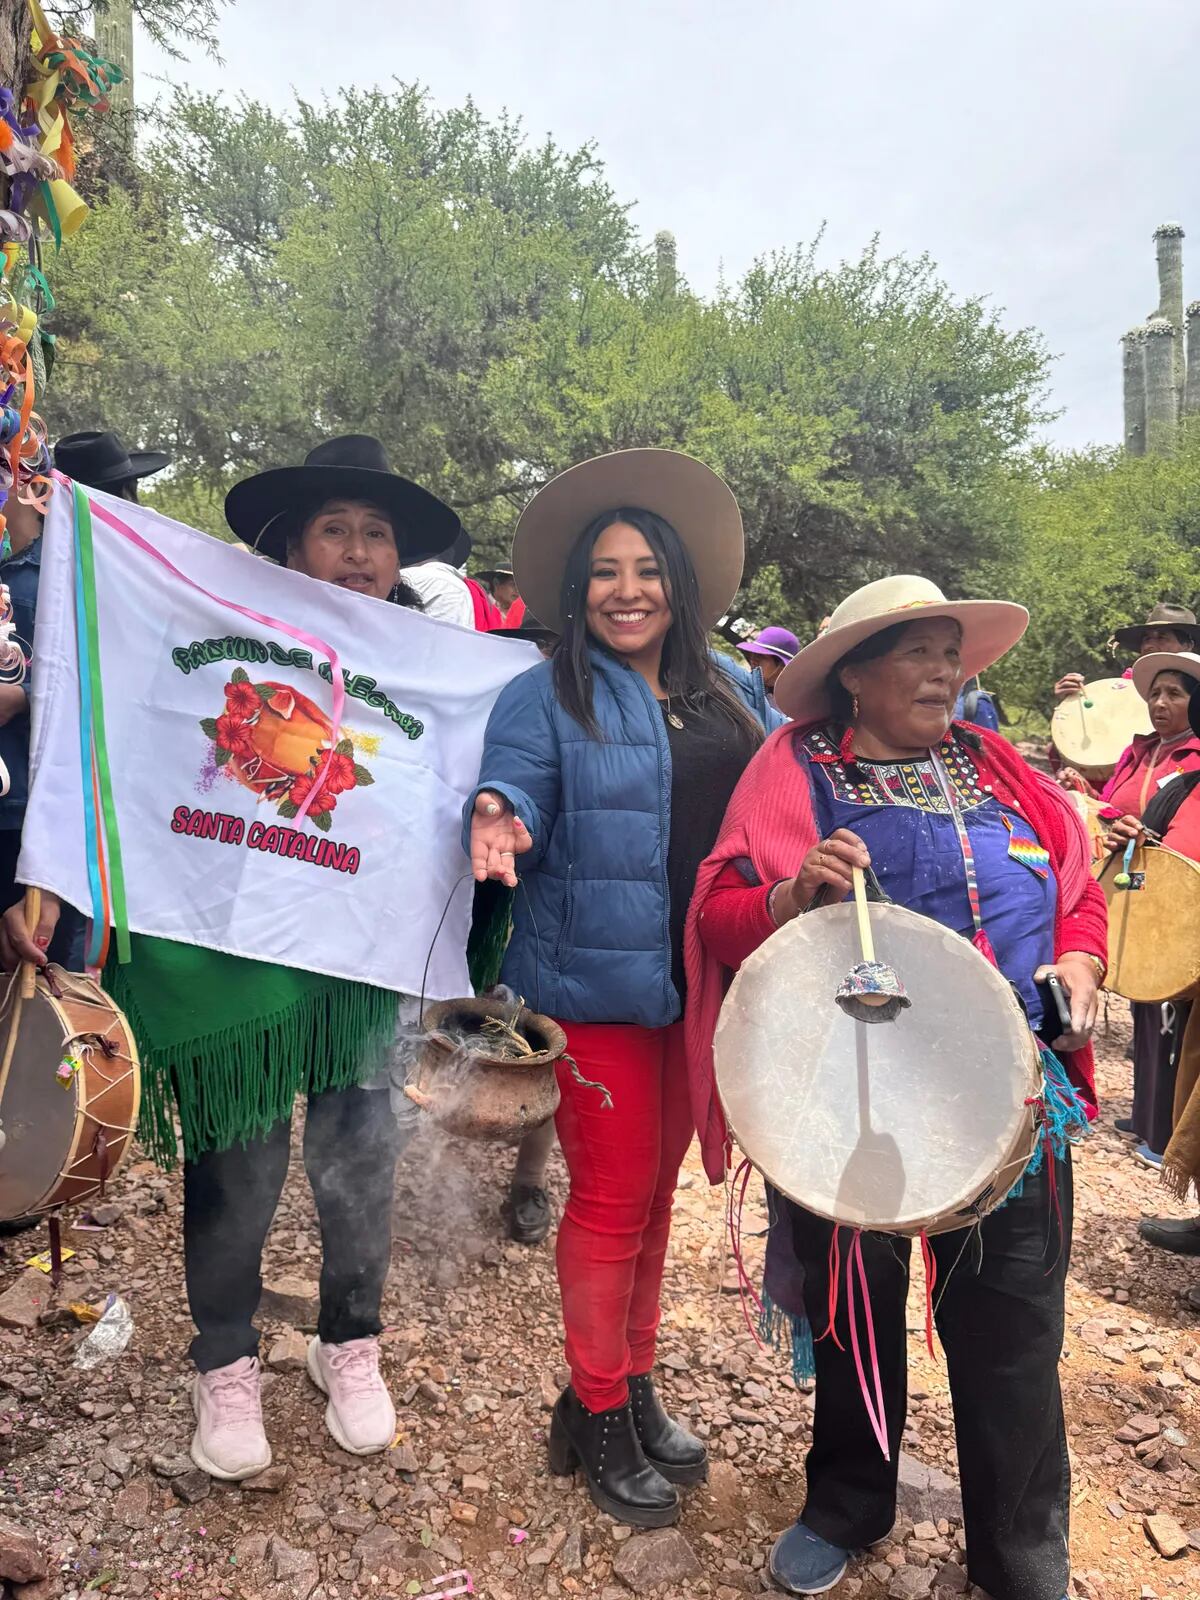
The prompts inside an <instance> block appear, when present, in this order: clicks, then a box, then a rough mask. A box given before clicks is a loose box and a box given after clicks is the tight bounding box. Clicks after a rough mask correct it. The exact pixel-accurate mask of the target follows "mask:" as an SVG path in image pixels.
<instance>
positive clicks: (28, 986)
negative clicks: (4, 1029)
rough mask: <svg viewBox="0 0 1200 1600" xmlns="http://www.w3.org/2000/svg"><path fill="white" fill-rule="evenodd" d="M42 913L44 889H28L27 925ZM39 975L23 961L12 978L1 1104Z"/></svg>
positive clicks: (1, 1067) (34, 924)
mask: <svg viewBox="0 0 1200 1600" xmlns="http://www.w3.org/2000/svg"><path fill="white" fill-rule="evenodd" d="M41 914H42V891H41V890H40V889H26V891H25V926H26V927H27V928H30V929H34V928H36V927H37V923H38V918H39V917H40V916H41ZM37 975H38V969H37V968H36V967H35V966H34V964H33V962H32V961H23V962H22V963H21V965H20V967H19V968H18V969H17V972H16V973H15V975H14V977H13V979H12V982H13V983H14V984H15V985H16V990H17V992H16V994H15V995H14V996H13V1002H12V1008H11V1010H10V1011H9V1013H8V1038H7V1039H6V1040H5V1041H4V1059H3V1061H0V1105H2V1104H3V1102H4V1091H5V1089H6V1088H7V1087H8V1075H9V1072H10V1071H11V1070H12V1059H13V1053H14V1051H15V1050H16V1048H17V1035H18V1034H19V1033H20V1031H21V1006H22V1005H23V1003H24V1002H25V1001H26V1000H32V999H33V997H34V994H35V993H36V992H37ZM10 993H11V988H10Z"/></svg>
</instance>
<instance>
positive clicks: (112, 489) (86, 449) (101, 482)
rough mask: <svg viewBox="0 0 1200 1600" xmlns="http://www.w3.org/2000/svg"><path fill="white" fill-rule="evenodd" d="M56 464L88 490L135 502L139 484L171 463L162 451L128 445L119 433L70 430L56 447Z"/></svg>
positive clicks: (60, 469)
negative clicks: (134, 447)
mask: <svg viewBox="0 0 1200 1600" xmlns="http://www.w3.org/2000/svg"><path fill="white" fill-rule="evenodd" d="M54 465H55V466H56V467H57V468H58V470H59V471H60V472H61V473H63V474H64V476H65V477H68V478H74V480H75V481H76V483H83V484H86V485H87V487H88V488H89V489H102V490H103V491H104V492H105V494H115V495H117V496H118V497H119V498H120V499H122V500H133V501H136V500H137V497H138V483H139V482H140V480H141V479H142V478H152V477H153V476H154V474H155V473H156V472H162V471H163V469H164V468H166V467H169V466H170V465H171V458H170V456H168V455H164V454H163V452H162V451H161V450H133V451H129V450H127V449H126V448H125V446H124V444H123V443H122V441H121V438H120V435H119V434H116V433H97V432H88V433H68V434H65V435H64V436H63V438H61V439H60V440H59V441H58V443H57V444H56V445H55V447H54Z"/></svg>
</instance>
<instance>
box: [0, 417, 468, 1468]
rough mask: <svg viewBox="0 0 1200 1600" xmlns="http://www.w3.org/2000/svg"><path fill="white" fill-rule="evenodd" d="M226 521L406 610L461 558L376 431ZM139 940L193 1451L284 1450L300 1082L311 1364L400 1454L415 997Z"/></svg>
mask: <svg viewBox="0 0 1200 1600" xmlns="http://www.w3.org/2000/svg"><path fill="white" fill-rule="evenodd" d="M225 512H226V517H227V519H228V521H229V525H230V527H231V528H232V529H233V531H234V532H235V533H236V534H237V535H238V536H239V537H240V538H242V539H243V540H244V541H245V542H246V543H247V544H249V545H251V546H252V547H253V548H255V549H256V550H259V551H260V552H262V553H263V554H265V555H267V556H271V557H273V558H274V559H276V560H279V561H285V562H286V563H287V565H288V566H289V567H292V568H293V569H294V570H296V571H298V572H302V573H304V574H306V575H307V576H308V577H310V578H314V579H316V580H317V581H319V582H322V583H332V584H335V585H336V586H337V587H339V588H342V589H346V590H348V591H349V592H350V593H352V594H363V595H371V596H374V597H375V598H376V599H388V598H389V597H390V598H396V599H399V600H400V601H401V603H403V602H404V599H405V590H404V589H403V588H402V587H401V586H400V582H399V571H400V565H401V561H402V560H417V561H419V560H421V559H422V558H423V557H424V556H426V555H428V554H430V553H431V552H433V551H436V550H440V549H443V548H444V547H445V546H446V545H447V544H449V543H451V541H452V540H453V538H454V535H455V530H456V528H457V525H458V519H457V517H456V516H455V515H454V513H453V512H452V511H451V510H450V509H449V507H448V506H445V505H443V504H442V502H441V501H440V500H437V499H435V498H434V497H433V496H432V495H430V494H427V493H426V491H425V490H423V489H421V488H419V487H418V486H417V485H416V484H413V483H408V482H406V481H405V480H404V479H403V478H399V477H397V476H396V475H395V474H394V473H392V472H391V471H390V470H389V468H388V464H387V459H386V457H385V456H384V453H383V448H382V446H381V445H380V444H379V442H378V441H377V440H374V439H367V438H361V437H353V438H347V439H335V440H332V441H330V442H329V443H328V444H325V445H322V446H320V447H319V448H318V449H316V450H314V451H312V452H311V453H310V454H309V456H308V458H307V459H306V461H305V463H304V465H303V466H302V467H287V468H282V469H280V470H277V471H272V472H264V473H260V474H258V476H256V477H254V478H250V479H248V480H247V481H246V482H244V483H240V484H238V485H237V486H236V487H235V488H234V489H233V490H231V492H230V494H229V496H228V498H227V500H226V503H225ZM57 910H58V908H57V902H56V901H55V899H54V897H53V896H50V895H44V896H43V912H42V918H41V920H40V922H39V924H38V926H37V927H36V928H35V929H29V928H27V927H26V924H25V919H24V913H23V908H22V907H20V906H16V907H13V908H12V910H11V911H10V912H9V913H8V914H7V915H6V917H5V919H4V927H3V932H2V933H0V953H2V955H3V959H4V962H5V964H6V965H9V966H11V965H13V964H15V963H16V962H18V961H20V960H32V961H35V962H37V963H38V964H41V963H43V962H44V960H45V955H44V953H43V952H44V951H45V948H46V944H47V942H48V938H49V935H50V932H51V931H52V928H53V925H54V922H55V920H56V917H57ZM133 947H134V958H133V960H132V962H130V963H129V964H128V965H126V966H113V965H110V967H109V969H108V971H107V972H106V975H105V981H106V983H108V984H109V987H110V988H111V989H112V991H113V993H114V996H115V998H116V999H117V1000H118V1002H119V1003H120V1004H121V1005H122V1006H123V1008H124V1009H125V1010H126V1012H127V1014H129V1016H130V1020H131V1022H132V1023H133V1026H134V1030H135V1033H136V1035H137V1037H138V1042H139V1046H140V1049H141V1055H142V1066H143V1117H142V1123H141V1127H140V1130H139V1132H140V1135H141V1138H142V1142H143V1144H145V1145H146V1146H147V1148H148V1149H150V1150H151V1151H152V1152H153V1153H155V1154H157V1155H159V1156H160V1157H162V1158H163V1159H164V1160H166V1161H167V1162H168V1163H170V1162H173V1160H174V1158H175V1154H176V1148H175V1131H174V1113H175V1112H176V1111H177V1113H178V1117H179V1123H180V1127H181V1129H182V1132H183V1145H184V1156H185V1166H184V1218H183V1227H184V1263H185V1269H186V1274H187V1287H188V1299H189V1303H190V1306H191V1311H192V1317H193V1320H194V1321H195V1324H196V1328H197V1335H196V1338H195V1339H194V1341H193V1342H192V1346H191V1355H192V1359H193V1360H194V1362H195V1364H196V1366H197V1368H198V1369H199V1376H198V1378H197V1379H196V1383H195V1386H194V1390H193V1403H194V1406H195V1410H196V1420H197V1426H196V1432H195V1437H194V1439H193V1442H192V1456H193V1459H194V1460H195V1461H196V1463H197V1464H198V1465H199V1466H200V1467H202V1468H203V1469H204V1470H205V1471H206V1472H208V1473H211V1474H212V1475H213V1476H214V1477H218V1478H226V1479H235V1480H236V1479H241V1478H248V1477H252V1476H253V1475H254V1474H256V1473H258V1472H261V1471H262V1470H263V1469H264V1468H265V1467H266V1466H267V1465H269V1463H270V1460H271V1448H270V1445H269V1444H268V1442H267V1437H266V1433H265V1431H264V1429H263V1422H262V1410H261V1403H260V1392H261V1369H260V1366H259V1362H258V1332H257V1330H256V1329H255V1327H254V1325H253V1318H254V1315H255V1313H256V1311H257V1309H258V1302H259V1296H260V1293H261V1287H262V1284H261V1279H260V1276H259V1272H260V1266H261V1257H262V1248H263V1244H264V1242H265V1239H266V1236H267V1232H268V1230H269V1228H270V1225H271V1219H272V1217H273V1216H274V1213H275V1208H276V1205H277V1204H278V1200H279V1196H280V1193H281V1191H282V1188H283V1183H284V1179H285V1177H286V1175H287V1168H288V1156H289V1122H290V1118H291V1110H292V1105H293V1102H294V1099H295V1096H296V1094H298V1093H303V1094H305V1095H307V1097H308V1115H307V1119H306V1124H305V1134H304V1159H305V1167H306V1169H307V1172H308V1177H309V1181H310V1183H311V1185H312V1189H313V1193H314V1196H315V1198H316V1202H317V1211H318V1214H319V1217H320V1222H321V1236H322V1244H323V1248H324V1260H323V1264H322V1270H321V1315H320V1321H319V1324H318V1335H317V1337H316V1338H315V1339H314V1340H313V1341H312V1343H311V1345H310V1347H309V1352H308V1371H309V1374H310V1376H311V1377H312V1379H313V1381H314V1383H316V1385H317V1386H318V1387H319V1388H320V1389H321V1390H323V1391H324V1392H325V1393H326V1394H327V1395H328V1397H329V1404H328V1407H327V1409H326V1413H325V1418H326V1423H327V1425H328V1427H329V1429H330V1432H331V1433H332V1434H333V1436H334V1438H335V1439H336V1440H337V1442H338V1444H339V1445H341V1446H342V1448H343V1449H345V1450H348V1451H350V1452H352V1453H354V1454H359V1455H367V1454H371V1453H373V1452H376V1451H381V1450H386V1449H387V1447H388V1445H389V1444H390V1443H391V1441H392V1438H393V1437H394V1434H395V1411H394V1409H393V1407H392V1402H391V1400H390V1398H389V1396H388V1393H387V1389H386V1387H385V1386H384V1383H383V1380H382V1378H381V1376H380V1374H379V1367H378V1335H379V1333H380V1331H381V1326H380V1318H379V1308H380V1299H381V1295H382V1292H383V1285H384V1280H385V1277H386V1274H387V1269H388V1264H389V1261H390V1255H391V1236H390V1228H389V1218H390V1215H391V1204H392V1181H393V1169H394V1166H395V1159H396V1156H397V1154H398V1148H399V1142H400V1140H399V1132H398V1125H397V1121H396V1118H395V1117H394V1116H393V1115H391V1114H390V1112H389V1106H388V1102H387V1100H386V1099H385V1098H384V1095H383V1093H382V1092H381V1091H380V1090H379V1089H377V1088H376V1087H375V1086H374V1085H371V1086H368V1084H369V1080H372V1079H378V1077H379V1074H380V1069H381V1068H382V1067H383V1065H384V1064H385V1062H386V1058H387V1052H388V1049H389V1047H390V1045H391V1044H392V1042H393V1039H394V1037H395V1029H396V1021H397V1008H398V997H397V995H396V994H394V993H392V992H390V991H386V990H382V989H376V988H373V987H371V986H369V985H367V984H362V983H352V982H347V981H345V980H342V979H336V978H330V977H327V976H325V975H323V974H320V973H315V972H303V971H299V970H297V969H294V968H284V967H278V966H274V965H272V964H270V963H267V962H260V961H248V960H242V959H239V958H236V957H233V956H229V955H225V954H223V953H221V952H219V951H215V950H206V949H202V948H200V947H198V946H195V945H185V944H181V943H178V942H174V941H171V940H165V939H152V938H146V937H139V936H137V935H135V936H134V940H133ZM384 1086H385V1087H386V1080H385V1083H384ZM172 1097H173V1099H174V1106H172V1104H171V1099H172ZM147 1111H148V1113H149V1114H148V1115H147Z"/></svg>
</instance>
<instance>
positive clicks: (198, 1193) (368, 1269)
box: [183, 1089, 401, 1372]
mask: <svg viewBox="0 0 1200 1600" xmlns="http://www.w3.org/2000/svg"><path fill="white" fill-rule="evenodd" d="M289 1134H290V1123H289V1122H286V1121H285V1122H279V1123H277V1124H276V1125H275V1127H273V1128H272V1129H271V1131H270V1133H268V1134H267V1135H266V1137H265V1138H263V1139H254V1140H251V1141H250V1142H249V1143H248V1144H245V1145H241V1144H238V1145H233V1146H232V1147H231V1148H230V1149H228V1150H216V1151H209V1152H207V1153H206V1154H204V1155H201V1156H199V1157H197V1158H196V1160H194V1161H189V1162H187V1163H186V1164H185V1166H184V1173H183V1253H184V1270H185V1273H186V1276H187V1292H188V1304H189V1305H190V1307H191V1312H192V1321H193V1322H194V1323H195V1324H196V1328H197V1330H198V1331H197V1334H196V1337H195V1339H193V1340H192V1346H191V1352H190V1353H191V1357H192V1360H193V1361H194V1362H195V1363H196V1366H197V1367H198V1368H199V1369H200V1371H201V1372H211V1371H212V1370H213V1368H215V1367H224V1366H228V1365H229V1363H230V1362H231V1361H238V1360H240V1359H241V1357H242V1356H255V1355H257V1354H258V1330H257V1329H256V1328H255V1326H254V1315H255V1312H256V1311H257V1310H258V1302H259V1297H260V1295H261V1294H262V1278H261V1276H260V1268H261V1266H262V1251H263V1245H264V1243H265V1242H266V1237H267V1233H268V1231H269V1229H270V1226H271V1219H272V1218H273V1217H274V1215H275V1208H276V1206H277V1205H278V1204H279V1196H280V1195H281V1193H282V1192H283V1183H284V1179H285V1178H286V1177H287V1170H288V1154H289ZM400 1145H401V1134H400V1131H399V1127H398V1124H397V1121H396V1118H395V1116H394V1115H393V1113H392V1110H391V1107H390V1105H389V1101H388V1094H387V1091H386V1090H378V1089H339V1090H333V1091H330V1092H329V1093H327V1094H318V1095H313V1096H310V1098H309V1102H308V1117H307V1120H306V1122H305V1127H304V1168H305V1171H306V1172H307V1174H308V1181H309V1183H310V1184H311V1185H312V1191H313V1197H314V1199H315V1200H316V1203H317V1215H318V1217H319V1219H320V1223H321V1245H322V1251H323V1259H322V1264H321V1316H320V1321H319V1323H318V1327H317V1331H318V1333H319V1334H320V1336H321V1339H322V1341H323V1342H325V1343H326V1344H345V1343H346V1342H347V1341H348V1340H350V1339H365V1338H369V1337H372V1336H374V1335H376V1334H378V1333H379V1332H380V1331H381V1326H382V1324H381V1323H380V1320H379V1302H380V1299H381V1297H382V1295H383V1285H384V1280H385V1279H386V1277H387V1270H388V1264H389V1261H390V1259H391V1250H392V1186H393V1179H394V1174H395V1166H396V1157H397V1156H398V1155H399V1153H400Z"/></svg>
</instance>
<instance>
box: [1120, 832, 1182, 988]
mask: <svg viewBox="0 0 1200 1600" xmlns="http://www.w3.org/2000/svg"><path fill="white" fill-rule="evenodd" d="M1124 863H1125V852H1124V850H1117V851H1115V852H1114V854H1112V855H1110V856H1109V857H1108V858H1107V859H1106V860H1105V861H1104V863H1103V865H1101V866H1100V867H1098V868H1097V870H1096V877H1097V878H1098V879H1099V881H1100V887H1101V888H1102V889H1103V890H1104V898H1105V899H1106V900H1107V901H1108V976H1107V978H1105V980H1104V987H1105V988H1106V989H1111V990H1112V992H1113V993H1114V994H1120V995H1124V997H1125V998H1126V1000H1145V1001H1149V1002H1152V1003H1153V1002H1157V1001H1160V1000H1180V999H1182V998H1183V996H1184V995H1187V994H1191V992H1192V990H1193V989H1194V988H1195V987H1196V985H1197V984H1198V983H1200V866H1197V865H1196V863H1195V862H1194V861H1190V860H1189V859H1188V858H1187V856H1181V855H1179V853H1178V852H1177V851H1175V850H1168V849H1167V847H1166V846H1165V845H1147V844H1139V845H1138V847H1137V849H1136V850H1135V851H1134V852H1133V857H1132V859H1131V861H1130V864H1129V877H1130V880H1131V881H1130V884H1129V886H1128V887H1120V888H1119V887H1118V886H1117V883H1116V879H1117V877H1118V875H1119V874H1121V873H1122V872H1123V871H1124Z"/></svg>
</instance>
